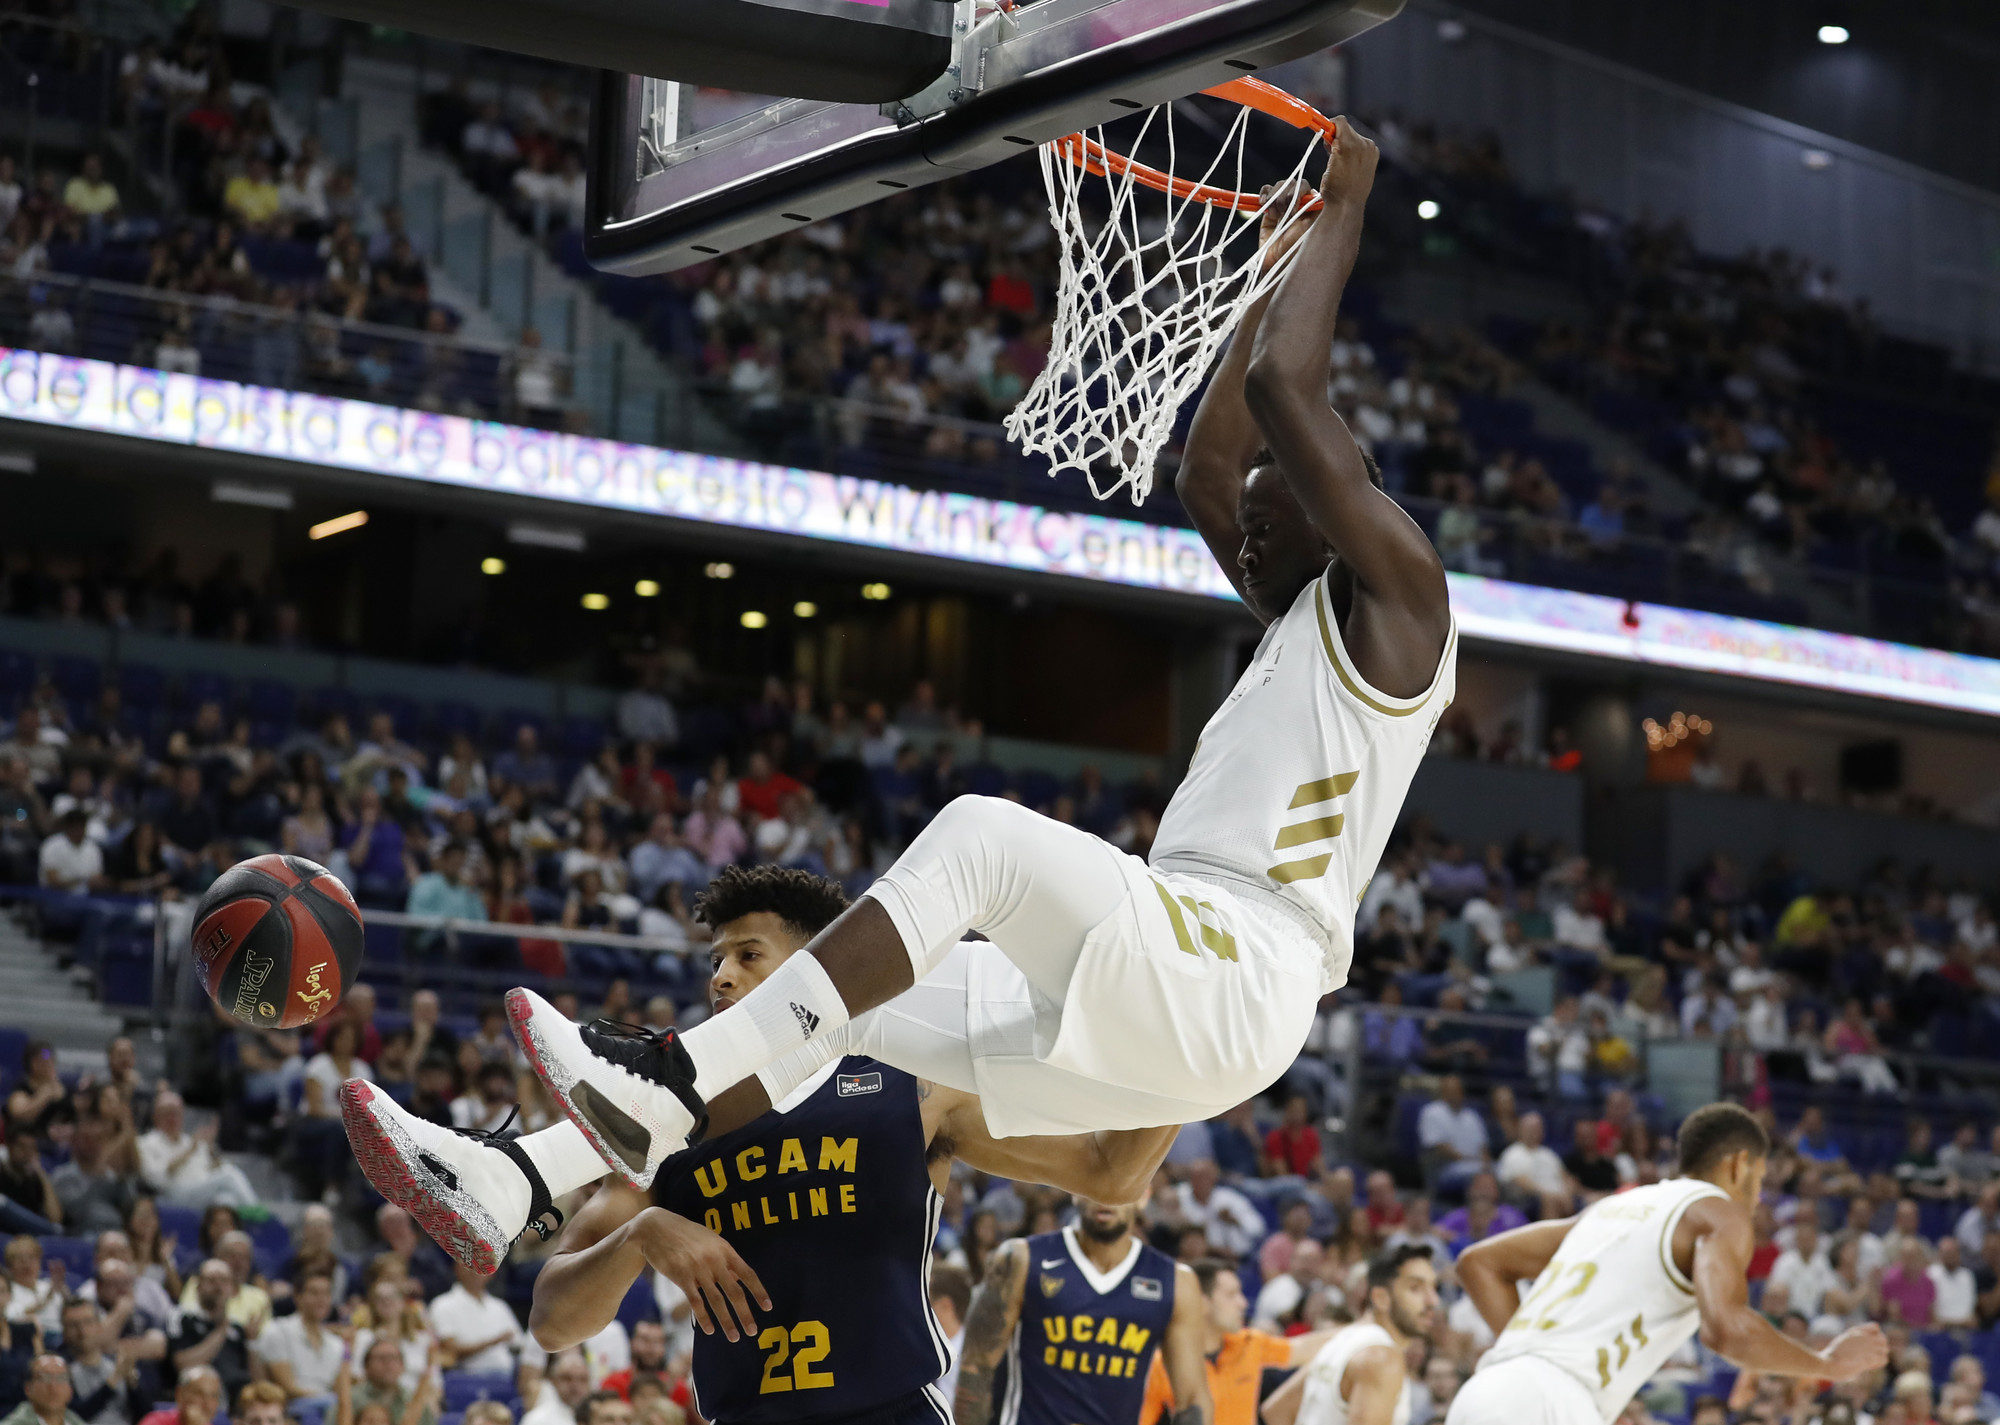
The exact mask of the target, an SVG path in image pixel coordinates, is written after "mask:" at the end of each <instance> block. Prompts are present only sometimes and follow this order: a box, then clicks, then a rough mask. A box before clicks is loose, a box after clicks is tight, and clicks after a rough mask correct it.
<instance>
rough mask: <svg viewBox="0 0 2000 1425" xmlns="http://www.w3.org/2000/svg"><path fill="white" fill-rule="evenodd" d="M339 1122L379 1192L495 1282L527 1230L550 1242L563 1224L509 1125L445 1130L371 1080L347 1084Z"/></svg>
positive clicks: (455, 1256)
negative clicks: (488, 1129) (406, 1107)
mask: <svg viewBox="0 0 2000 1425" xmlns="http://www.w3.org/2000/svg"><path fill="white" fill-rule="evenodd" d="M340 1116H341V1118H342V1120H343V1121H344V1122H345V1123H346V1125H347V1141H348V1143H349V1145H350V1146H352V1147H353V1149H354V1157H355V1160H356V1161H357V1162H359V1163H360V1164H361V1171H362V1173H363V1174H364V1175H366V1177H367V1179H368V1181H369V1182H371V1183H373V1184H374V1185H375V1190H376V1191H377V1192H379V1193H381V1194H382V1196H383V1197H385V1198H387V1199H388V1200H389V1201H390V1202H393V1203H394V1204H396V1206H398V1207H400V1208H402V1209H403V1211H405V1212H407V1213H409V1214H410V1216H411V1217H413V1218H414V1219H416V1222H417V1225H418V1226H419V1227H422V1228H423V1229H424V1231H426V1232H428V1233H430V1234H431V1237H432V1239H433V1240H434V1241H435V1242H436V1243H437V1244H438V1245H439V1246H440V1247H442V1248H444V1249H445V1251H446V1252H448V1253H449V1254H450V1255H451V1259H452V1260H453V1261H455V1262H459V1263H461V1264H463V1265H465V1266H468V1267H471V1268H472V1269H473V1270H474V1271H476V1272H480V1273H482V1274H485V1275H488V1276H490V1275H491V1274H492V1273H494V1272H496V1271H498V1270H499V1269H500V1263H501V1261H502V1260H503V1259H504V1258H505V1257H506V1255H507V1249H508V1248H509V1247H510V1246H512V1245H513V1242H514V1239H515V1238H516V1237H519V1236H520V1235H521V1233H522V1232H524V1231H530V1230H532V1231H533V1232H534V1233H535V1234H536V1235H537V1236H539V1237H540V1238H541V1239H542V1240H543V1241H545V1242H546V1241H547V1240H548V1239H549V1238H550V1237H551V1236H553V1235H554V1234H555V1231H556V1229H557V1228H559V1227H561V1226H562V1220H563V1215H562V1213H561V1212H560V1211H559V1210H558V1209H557V1208H556V1206H555V1204H554V1203H553V1202H551V1201H550V1200H549V1192H548V1188H547V1187H546V1186H545V1185H544V1184H543V1182H542V1175H541V1174H540V1173H539V1172H537V1171H536V1170H535V1165H534V1164H533V1163H531V1162H530V1161H529V1160H528V1155H527V1154H526V1153H524V1152H522V1151H521V1147H520V1144H519V1143H518V1142H516V1140H515V1139H514V1138H513V1137H511V1136H508V1135H507V1133H506V1129H507V1124H502V1125H501V1127H500V1130H499V1131H498V1132H486V1131H484V1130H480V1129H471V1128H441V1127H439V1126H438V1125H437V1124H435V1123H432V1122H430V1121H429V1120H428V1119H423V1118H418V1117H417V1116H416V1115H415V1114H412V1113H409V1112H406V1111H405V1110H404V1109H403V1108H402V1107H401V1105H399V1104H398V1103H397V1102H396V1101H395V1100H394V1099H392V1098H390V1097H389V1095H387V1094H386V1093H383V1092H382V1090H380V1089H379V1088H377V1087H376V1086H375V1085H374V1084H371V1083H369V1082H367V1081H366V1080H365V1079H349V1080H348V1081H347V1082H346V1083H344V1084H342V1085H341V1086H340ZM512 1121H513V1118H512V1115H509V1117H508V1123H512Z"/></svg>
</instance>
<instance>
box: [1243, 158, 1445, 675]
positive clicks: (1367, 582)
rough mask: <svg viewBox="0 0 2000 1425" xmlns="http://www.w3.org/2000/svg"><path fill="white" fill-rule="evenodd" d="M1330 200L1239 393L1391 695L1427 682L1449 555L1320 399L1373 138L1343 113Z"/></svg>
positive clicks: (1367, 669) (1361, 645)
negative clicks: (1321, 543) (1358, 609)
mask: <svg viewBox="0 0 2000 1425" xmlns="http://www.w3.org/2000/svg"><path fill="white" fill-rule="evenodd" d="M1331 148H1332V152H1331V154H1330V155H1329V157H1328V159H1327V165H1326V177H1325V178H1324V179H1322V180H1321V183H1320V197H1321V198H1322V199H1323V200H1324V202H1325V207H1324V208H1322V209H1321V211H1320V213H1319V216H1318V217H1317V218H1315V219H1314V220H1313V224H1312V227H1311V230H1310V231H1309V232H1307V234H1306V237H1305V241H1304V242H1303V243H1302V244H1301V245H1300V248H1299V252H1298V255H1297V256H1296V257H1295V258H1294V259H1293V260H1292V265H1291V268H1290V270H1289V271H1287V272H1286V273H1285V277H1284V280H1283V281H1282V282H1280V283H1279V284H1278V290H1277V292H1276V293H1275V294H1274V295H1273V299H1272V303H1271V310H1270V312H1269V313H1268V314H1267V315H1266V317H1265V319H1264V322H1263V324H1262V325H1261V326H1260V327H1259V328H1258V330H1257V340H1256V345H1255V349H1254V350H1253V351H1252V352H1251V356H1250V365H1249V369H1248V370H1247V371H1246V372H1245V373H1244V378H1243V398H1244V400H1245V401H1246V402H1247V403H1248V405H1249V408H1250V413H1251V414H1252V415H1253V416H1255V417H1256V419H1257V428H1258V429H1259V430H1261V431H1262V432H1263V434H1264V443H1265V444H1266V445H1267V446H1269V447H1270V450H1271V454H1272V455H1273V456H1274V457H1276V459H1277V462H1278V469H1279V471H1280V472H1281V473H1282V474H1283V475H1284V478H1285V484H1286V485H1287V487H1288V488H1289V489H1290V490H1291V492H1292V495H1293V497H1294V498H1296V499H1297V500H1298V502H1299V506H1300V508H1301V509H1303V510H1304V511H1305V513H1306V518H1308V519H1309V520H1311V521H1312V523H1313V527H1314V528H1315V529H1316V530H1318V531H1319V533H1320V535H1321V537H1322V538H1324V539H1325V540H1326V542H1327V543H1328V544H1330V545H1332V546H1333V548H1334V549H1335V550H1336V551H1338V552H1339V554H1340V557H1341V560H1342V561H1343V562H1344V563H1345V564H1346V565H1347V566H1348V568H1350V569H1351V570H1353V572H1354V576H1355V578H1356V580H1357V581H1358V582H1359V583H1360V585H1361V586H1362V588H1363V589H1365V590H1366V591H1367V594H1368V601H1367V602H1368V610H1367V614H1366V616H1365V618H1363V619H1359V620H1351V621H1350V624H1351V628H1352V631H1351V632H1350V633H1349V636H1348V647H1349V651H1350V652H1352V653H1353V655H1354V657H1355V659H1356V661H1357V663H1358V664H1359V665H1360V671H1361V673H1362V676H1364V677H1366V678H1367V679H1368V680H1369V681H1370V682H1371V683H1374V684H1376V685H1377V686H1378V687H1380V688H1381V689H1382V691H1384V692H1386V693H1388V694H1390V695H1391V696H1396V697H1413V696H1415V695H1416V694H1418V693H1421V692H1422V691H1423V690H1424V689H1425V688H1427V687H1429V686H1430V682H1431V679H1432V677H1433V676H1434V675H1435V673H1436V671H1437V661H1438V658H1439V656H1440V655H1441V653H1442V651H1443V648H1444V640H1445V634H1446V631H1447V629H1448V628H1449V620H1450V605H1449V602H1448V599H1447V596H1446V591H1445V578H1444V565H1443V563H1442V562H1441V561H1440V560H1439V559H1438V554H1437V551H1436V550H1435V549H1433V548H1432V547H1431V542H1430V540H1429V539H1427V538H1425V536H1424V532H1423V530H1422V529H1420V528H1418V526H1417V523H1416V521H1414V520H1412V519H1411V518H1410V517H1409V516H1408V515H1407V514H1405V513H1403V510H1402V508H1401V507H1400V506H1399V505H1397V503H1396V502H1395V501H1394V500H1392V499H1390V498H1389V497H1388V496H1387V495H1386V494H1384V493H1383V492H1382V491H1380V490H1378V489H1376V488H1375V485H1374V483H1373V482H1372V481H1371V480H1370V479H1369V478H1368V470H1367V467H1366V466H1365V465H1364V464H1363V463H1362V460H1361V448H1360V447H1359V446H1358V445H1356V444H1355V443H1354V436H1353V434H1352V433H1351V432H1350V431H1349V430H1348V429H1347V423H1346V422H1345V421H1343V420H1342V419H1341V418H1340V417H1339V416H1338V415H1337V414H1335V412H1334V410H1333V408H1332V407H1331V406H1329V405H1328V404H1327V400H1326V375H1327V361H1328V356H1329V353H1330V352H1331V351H1332V348H1333V340H1334V332H1335V326H1336V323H1337V322H1338V320H1339V316H1340V297H1341V293H1342V291H1343V290H1344V289H1345V288H1346V286H1347V279H1348V275H1349V274H1350V273H1352V272H1353V270H1354V260H1355V258H1356V257H1357V256H1358V255H1359V253H1360V251H1361V223H1362V216H1363V213H1364V211H1365V209H1366V207H1367V203H1368V190H1369V189H1370V188H1371V187H1372V186H1373V185H1374V182H1375V160H1376V151H1375V144H1374V142H1373V141H1372V140H1369V139H1366V138H1363V137H1362V136H1361V135H1360V134H1358V133H1356V132H1355V131H1354V129H1353V127H1352V126H1351V125H1350V124H1349V123H1348V122H1347V121H1346V120H1345V119H1343V120H1341V121H1340V133H1339V136H1338V138H1337V139H1336V140H1335V141H1334V143H1333V144H1332V145H1331Z"/></svg>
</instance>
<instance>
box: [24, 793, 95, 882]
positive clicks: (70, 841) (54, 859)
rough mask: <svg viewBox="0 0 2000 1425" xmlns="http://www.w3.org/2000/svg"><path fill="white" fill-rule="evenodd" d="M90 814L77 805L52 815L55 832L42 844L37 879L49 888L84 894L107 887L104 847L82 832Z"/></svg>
mask: <svg viewBox="0 0 2000 1425" xmlns="http://www.w3.org/2000/svg"><path fill="white" fill-rule="evenodd" d="M89 829H90V816H89V814H88V813H87V812H86V811H84V810H83V809H82V808H81V807H75V808H72V809H70V810H68V811H65V812H63V813H62V814H61V815H60V816H58V817H57V818H56V831H55V835H53V836H51V837H49V838H48V840H46V841H44V842H43V843H42V850H41V855H40V858H39V865H38V868H37V869H38V871H39V873H40V874H39V876H38V877H37V879H38V880H39V881H40V882H41V884H42V885H44V886H46V887H48V889H50V890H52V891H69V892H72V893H73V894H76V895H84V894H87V893H93V892H97V891H103V890H106V889H108V888H109V883H108V882H107V881H106V879H105V875H104V850H103V848H102V847H100V846H99V845H98V844H97V843H96V842H95V841H93V840H91V839H90V837H89V836H88V835H87V834H86V833H87V832H88V831H89Z"/></svg>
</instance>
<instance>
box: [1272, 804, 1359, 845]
mask: <svg viewBox="0 0 2000 1425" xmlns="http://www.w3.org/2000/svg"><path fill="white" fill-rule="evenodd" d="M1346 820H1347V818H1346V817H1344V816H1342V815H1341V814H1340V813H1339V812H1335V813H1334V814H1333V815H1332V816H1316V817H1314V818H1313V819H1312V820H1311V821H1295V822H1293V823H1292V824H1291V825H1290V826H1281V827H1279V828H1278V839H1277V840H1276V841H1274V842H1272V843H1271V849H1272V850H1273V851H1284V850H1288V849H1289V848H1291V847H1294V846H1304V845H1305V844H1306V843H1307V842H1309V841H1331V840H1332V839H1333V838H1334V837H1336V836H1338V835H1340V828H1341V825H1342V824H1343V823H1344V822H1345V821H1346Z"/></svg>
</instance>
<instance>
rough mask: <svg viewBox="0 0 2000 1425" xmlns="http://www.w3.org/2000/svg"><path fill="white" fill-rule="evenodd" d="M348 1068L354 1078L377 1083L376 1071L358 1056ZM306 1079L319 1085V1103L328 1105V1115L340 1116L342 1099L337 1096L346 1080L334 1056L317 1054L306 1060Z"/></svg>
mask: <svg viewBox="0 0 2000 1425" xmlns="http://www.w3.org/2000/svg"><path fill="white" fill-rule="evenodd" d="M347 1067H348V1072H349V1074H351V1075H352V1076H353V1077H354V1078H357V1079H366V1080H368V1082H369V1083H371V1084H372V1083H374V1082H375V1071H374V1070H373V1069H371V1068H370V1067H369V1066H368V1061H367V1060H366V1059H363V1058H360V1057H359V1056H356V1058H355V1059H354V1061H353V1062H352V1063H350V1064H349V1065H348V1066H347ZM306 1077H307V1078H309V1079H311V1080H312V1081H313V1082H314V1083H316V1084H318V1085H319V1094H320V1099H319V1101H320V1102H321V1103H322V1104H325V1105H326V1111H327V1114H328V1115H329V1116H330V1117H331V1116H338V1114H339V1113H340V1099H339V1098H338V1097H337V1095H338V1094H339V1093H340V1086H341V1084H342V1083H343V1082H345V1080H344V1079H342V1077H341V1073H340V1066H339V1065H338V1064H336V1063H334V1062H333V1056H332V1055H331V1054H315V1055H313V1056H312V1057H311V1058H310V1059H308V1060H306Z"/></svg>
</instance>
